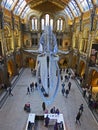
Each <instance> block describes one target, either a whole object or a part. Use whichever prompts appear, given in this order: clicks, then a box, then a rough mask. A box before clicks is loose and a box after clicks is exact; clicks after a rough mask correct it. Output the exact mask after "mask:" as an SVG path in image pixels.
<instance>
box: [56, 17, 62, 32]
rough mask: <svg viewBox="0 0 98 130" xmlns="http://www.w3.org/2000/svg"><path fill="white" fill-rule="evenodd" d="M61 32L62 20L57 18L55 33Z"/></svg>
mask: <svg viewBox="0 0 98 130" xmlns="http://www.w3.org/2000/svg"><path fill="white" fill-rule="evenodd" d="M62 30H63V20H62V19H61V18H59V19H58V20H57V31H62Z"/></svg>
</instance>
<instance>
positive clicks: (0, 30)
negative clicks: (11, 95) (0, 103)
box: [0, 7, 10, 86]
mask: <svg viewBox="0 0 98 130" xmlns="http://www.w3.org/2000/svg"><path fill="white" fill-rule="evenodd" d="M0 35H1V36H0V37H1V46H2V56H3V58H4V65H3V73H4V84H6V85H7V86H9V85H10V81H9V76H8V70H7V56H6V41H5V37H4V9H2V8H1V7H0Z"/></svg>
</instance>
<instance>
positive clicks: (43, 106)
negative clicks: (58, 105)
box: [42, 102, 46, 111]
mask: <svg viewBox="0 0 98 130" xmlns="http://www.w3.org/2000/svg"><path fill="white" fill-rule="evenodd" d="M42 108H43V111H45V110H46V104H45V102H43V103H42Z"/></svg>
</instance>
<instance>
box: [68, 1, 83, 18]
mask: <svg viewBox="0 0 98 130" xmlns="http://www.w3.org/2000/svg"><path fill="white" fill-rule="evenodd" d="M68 5H69V7H70V9H71V11H72V12H73V14H74V16H75V17H77V16H80V15H81V13H80V10H79V7H78V6H77V4H76V2H75V1H74V0H72V1H71V2H69V4H68Z"/></svg>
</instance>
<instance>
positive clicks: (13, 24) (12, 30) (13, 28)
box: [11, 12, 18, 75]
mask: <svg viewBox="0 0 98 130" xmlns="http://www.w3.org/2000/svg"><path fill="white" fill-rule="evenodd" d="M11 18H12V20H11V21H12V25H11V35H12V44H13V49H14V51H13V57H14V64H13V65H14V75H17V74H18V70H17V65H16V45H15V38H14V30H15V27H14V26H15V22H14V16H13V12H11Z"/></svg>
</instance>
